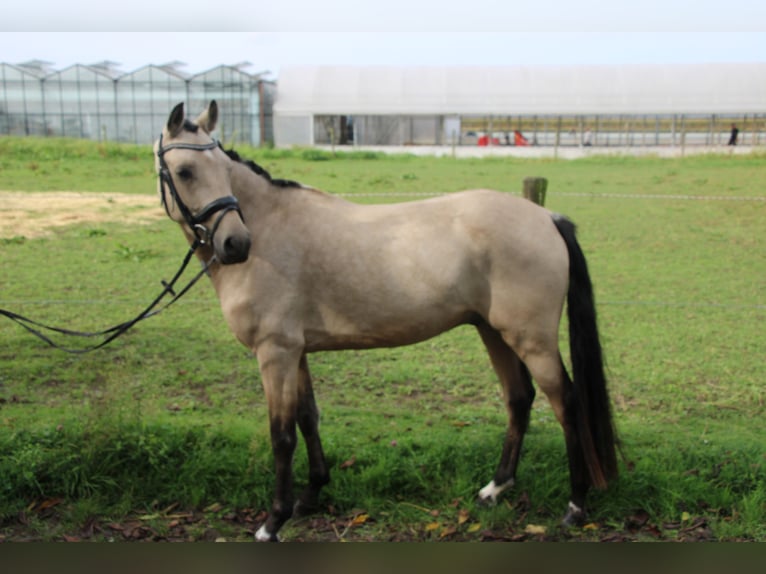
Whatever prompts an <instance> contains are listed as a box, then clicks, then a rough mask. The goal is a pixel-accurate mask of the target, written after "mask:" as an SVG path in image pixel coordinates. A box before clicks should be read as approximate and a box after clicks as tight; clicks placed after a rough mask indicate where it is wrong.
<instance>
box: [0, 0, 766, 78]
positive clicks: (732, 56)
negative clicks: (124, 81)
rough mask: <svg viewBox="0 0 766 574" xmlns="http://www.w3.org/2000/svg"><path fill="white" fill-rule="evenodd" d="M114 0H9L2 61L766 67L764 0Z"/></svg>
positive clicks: (190, 68) (196, 67)
mask: <svg viewBox="0 0 766 574" xmlns="http://www.w3.org/2000/svg"><path fill="white" fill-rule="evenodd" d="M110 4H112V3H110V2H105V1H100V2H94V1H93V0H68V1H66V2H62V1H60V0H27V1H24V0H22V1H21V2H14V3H12V4H10V5H9V6H8V7H6V8H4V14H3V17H2V20H1V21H0V61H2V62H7V63H19V62H23V61H27V60H31V59H39V60H46V61H49V62H51V63H52V64H53V67H54V68H55V69H62V68H65V67H67V66H69V65H72V64H75V63H81V64H90V63H94V62H98V61H102V60H112V61H115V62H117V63H119V64H120V68H121V69H122V70H123V71H126V72H129V71H132V70H135V69H137V68H139V67H141V66H144V65H146V64H164V63H167V62H171V61H174V60H179V61H181V62H185V63H186V68H182V69H184V70H185V71H187V72H189V73H196V72H200V71H203V70H206V69H209V68H211V67H214V66H217V65H219V64H238V63H240V62H243V61H248V62H250V63H251V64H252V65H251V66H250V67H249V68H248V70H249V71H250V72H259V71H262V70H270V71H271V72H272V73H273V75H274V76H275V77H276V76H278V73H279V70H280V69H281V68H282V67H285V66H290V65H304V64H307V65H319V64H335V65H338V64H353V65H578V64H614V65H624V64H635V63H640V64H665V63H706V62H766V1H764V0H757V1H756V0H727V1H726V2H720V1H717V2H714V1H712V0H641V2H637V1H631V2H620V1H619V0H610V1H606V0H526V1H524V2H518V1H517V0H504V1H500V0H464V1H462V2H454V1H452V0H449V1H446V0H442V1H441V2H428V1H416V0H384V1H380V2H366V1H363V0H324V1H321V0H314V1H313V2H310V3H309V2H306V1H305V0H271V2H264V1H262V0H226V1H225V2H219V3H209V2H192V1H188V0H187V1H184V2H181V1H180V0H165V1H163V0H130V1H122V2H116V3H114V4H118V6H114V7H113V6H110ZM219 8H220V11H219V10H218V9H219ZM131 30H136V31H131ZM138 30H142V31H138ZM162 30H170V32H167V31H166V32H163V31H162ZM190 30H192V31H191V32H190ZM193 30H200V31H193ZM203 30H217V31H216V32H209V31H203Z"/></svg>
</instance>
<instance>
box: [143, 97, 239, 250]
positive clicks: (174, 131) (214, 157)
mask: <svg viewBox="0 0 766 574" xmlns="http://www.w3.org/2000/svg"><path fill="white" fill-rule="evenodd" d="M217 119H218V105H217V104H216V103H215V101H212V102H210V105H209V106H208V108H207V109H206V110H205V111H204V112H202V113H201V114H200V115H199V117H198V118H197V120H196V121H195V122H192V121H190V120H187V119H185V117H184V105H183V103H181V104H178V105H177V106H176V107H175V108H173V111H172V112H170V117H169V118H168V122H167V125H166V126H165V127H164V129H163V130H162V134H161V135H160V139H159V140H158V141H157V142H156V144H155V146H154V152H155V158H156V162H155V163H156V167H157V172H158V174H159V192H160V197H161V198H162V204H163V205H164V206H165V211H167V213H168V216H170V218H171V219H172V220H173V221H177V222H178V223H180V224H181V225H184V226H186V227H187V228H188V230H189V232H190V233H191V234H192V235H194V236H195V237H196V238H197V240H198V241H199V242H201V243H203V244H208V245H210V246H211V247H212V248H213V251H214V253H215V255H216V257H217V259H218V260H219V261H220V262H221V263H222V264H224V265H227V264H231V263H242V262H243V261H245V260H246V259H247V257H248V253H249V252H250V232H249V231H248V230H247V227H245V224H244V222H243V221H242V213H241V211H240V209H239V204H238V203H237V199H236V198H235V197H234V195H233V194H232V191H231V175H230V171H231V166H232V164H231V160H230V159H229V158H228V156H227V155H226V154H225V153H224V151H223V150H222V149H221V147H220V145H219V143H218V142H217V141H215V140H213V139H212V138H211V137H210V133H211V132H212V131H213V130H214V129H215V124H216V121H217Z"/></svg>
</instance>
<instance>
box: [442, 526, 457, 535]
mask: <svg viewBox="0 0 766 574" xmlns="http://www.w3.org/2000/svg"><path fill="white" fill-rule="evenodd" d="M455 532H457V528H455V527H454V526H447V527H445V528H442V531H441V532H440V533H439V538H446V537H447V536H452V535H453V534H455Z"/></svg>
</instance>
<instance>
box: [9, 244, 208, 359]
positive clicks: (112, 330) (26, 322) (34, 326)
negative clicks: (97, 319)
mask: <svg viewBox="0 0 766 574" xmlns="http://www.w3.org/2000/svg"><path fill="white" fill-rule="evenodd" d="M200 245H201V242H199V241H195V242H194V243H193V244H192V246H191V247H190V248H189V251H188V252H187V253H186V256H185V257H184V260H183V262H182V263H181V268H180V269H179V270H178V271H177V272H176V274H175V275H174V276H173V278H172V279H171V280H170V281H169V282H168V281H162V286H163V287H164V288H163V290H162V292H161V293H160V294H159V295H157V297H155V298H154V300H153V301H152V302H151V303H150V304H149V305H148V306H147V307H146V308H145V309H144V310H143V311H141V313H139V314H138V315H137V316H136V317H134V318H133V319H130V320H129V321H125V322H123V323H119V324H117V325H115V326H113V327H109V328H108V329H104V330H103V331H92V332H88V331H72V330H69V329H62V328H60V327H51V326H49V325H45V324H44V323H40V322H38V321H34V320H32V319H30V318H28V317H24V316H23V315H19V314H18V313H14V312H12V311H8V310H6V309H0V315H2V316H4V317H7V318H9V319H10V320H11V321H14V322H15V323H18V324H19V325H21V326H22V327H24V328H25V329H26V330H27V331H29V332H30V333H32V334H33V335H34V336H36V337H37V338H39V339H42V340H43V341H45V342H46V343H48V344H49V345H50V346H51V347H53V348H54V349H59V350H60V351H64V352H66V353H73V354H81V353H88V352H90V351H95V350H96V349H100V348H101V347H104V346H105V345H107V344H108V343H111V342H112V341H114V340H115V339H116V338H117V337H119V336H120V335H123V334H124V333H125V332H127V331H128V329H130V328H131V327H133V326H134V325H135V324H136V323H139V322H140V321H143V320H144V319H148V318H149V317H153V316H154V315H158V314H159V313H161V312H162V311H164V310H165V309H167V308H168V307H170V306H171V305H172V304H173V303H175V302H176V301H178V300H179V299H180V298H181V297H182V296H183V295H185V294H186V292H187V291H189V289H191V288H192V286H193V285H194V284H195V283H196V282H197V281H199V279H200V277H202V276H203V275H204V274H205V273H207V271H208V269H209V268H210V265H212V264H213V262H214V261H215V256H213V257H212V258H211V259H210V261H208V262H207V263H205V264H204V265H203V267H202V270H201V271H199V273H197V274H196V275H195V276H194V277H193V278H192V279H191V280H190V281H189V282H188V283H187V284H186V286H185V287H184V288H183V289H181V290H180V291H179V292H178V293H176V292H175V291H174V290H173V287H174V286H175V284H176V282H177V281H178V279H179V278H180V277H181V275H182V274H183V272H184V271H185V270H186V267H187V266H188V265H189V261H190V260H191V258H192V255H194V252H195V251H196V250H197V248H198V247H199V246H200ZM168 294H170V295H172V297H173V298H172V299H171V300H170V301H168V302H167V303H165V304H164V305H163V306H162V307H160V308H158V309H155V307H157V306H158V305H159V304H160V302H161V301H162V299H163V298H164V297H165V296H166V295H168ZM43 331H50V332H54V333H60V334H62V335H68V336H71V337H83V338H85V337H100V336H107V337H106V339H104V340H103V341H101V342H100V343H98V344H97V345H92V346H90V347H83V348H80V349H75V348H70V347H64V346H62V345H59V344H58V343H56V342H54V341H53V340H52V339H51V338H50V337H48V336H47V335H45V334H44V332H43Z"/></svg>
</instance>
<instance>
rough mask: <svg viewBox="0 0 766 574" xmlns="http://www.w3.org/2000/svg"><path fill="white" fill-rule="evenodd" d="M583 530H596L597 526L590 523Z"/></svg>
mask: <svg viewBox="0 0 766 574" xmlns="http://www.w3.org/2000/svg"><path fill="white" fill-rule="evenodd" d="M582 529H583V530H598V524H596V523H595V522H590V523H588V524H586V525H585V526H583V527H582Z"/></svg>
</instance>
